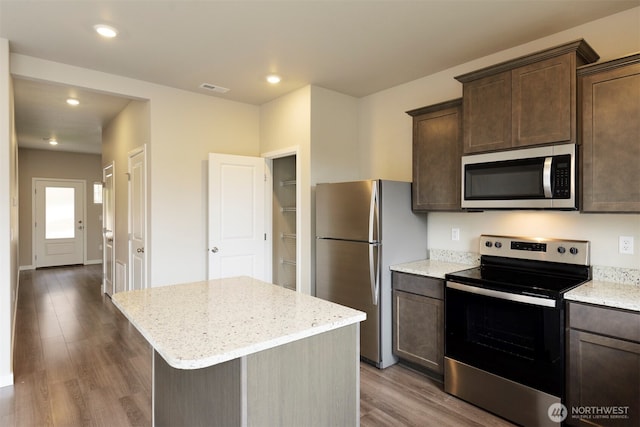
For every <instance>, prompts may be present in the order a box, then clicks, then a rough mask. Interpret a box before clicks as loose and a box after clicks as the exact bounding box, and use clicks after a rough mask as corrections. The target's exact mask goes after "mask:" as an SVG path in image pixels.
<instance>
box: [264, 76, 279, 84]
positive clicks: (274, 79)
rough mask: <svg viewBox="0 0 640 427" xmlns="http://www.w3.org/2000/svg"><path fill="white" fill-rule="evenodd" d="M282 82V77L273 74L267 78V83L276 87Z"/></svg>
mask: <svg viewBox="0 0 640 427" xmlns="http://www.w3.org/2000/svg"><path fill="white" fill-rule="evenodd" d="M280 80H281V79H280V76H277V75H275V74H271V75H268V76H267V81H268V82H269V83H271V84H272V85H275V84H278V83H280Z"/></svg>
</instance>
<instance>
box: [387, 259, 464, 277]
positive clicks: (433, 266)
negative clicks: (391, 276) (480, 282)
mask: <svg viewBox="0 0 640 427" xmlns="http://www.w3.org/2000/svg"><path fill="white" fill-rule="evenodd" d="M473 267H475V265H470V264H459V263H454V262H446V261H436V260H431V259H425V260H422V261H414V262H407V263H404V264H397V265H392V266H391V270H392V271H399V272H401V273H409V274H417V275H419V276H429V277H435V278H436V279H444V275H445V274H448V273H453V272H454V271H460V270H466V269H468V268H473Z"/></svg>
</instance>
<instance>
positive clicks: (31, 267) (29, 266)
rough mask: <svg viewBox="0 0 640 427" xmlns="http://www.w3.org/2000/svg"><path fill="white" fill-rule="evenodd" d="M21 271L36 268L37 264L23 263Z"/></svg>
mask: <svg viewBox="0 0 640 427" xmlns="http://www.w3.org/2000/svg"><path fill="white" fill-rule="evenodd" d="M18 269H19V270H20V271H25V270H35V269H36V266H35V265H21V266H20V267H19V268H18Z"/></svg>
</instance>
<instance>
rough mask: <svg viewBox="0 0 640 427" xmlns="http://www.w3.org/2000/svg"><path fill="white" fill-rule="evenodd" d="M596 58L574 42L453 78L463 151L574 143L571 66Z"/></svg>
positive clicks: (582, 43) (573, 75) (584, 45)
mask: <svg viewBox="0 0 640 427" xmlns="http://www.w3.org/2000/svg"><path fill="white" fill-rule="evenodd" d="M597 59H598V55H597V54H596V53H595V52H594V51H593V50H592V49H591V47H590V46H589V45H588V44H587V43H586V42H585V41H584V40H577V41H575V42H571V43H566V44H564V45H560V46H556V47H553V48H550V49H547V50H543V51H540V52H536V53H533V54H531V55H527V56H523V57H520V58H516V59H514V60H511V61H507V62H503V63H500V64H496V65H493V66H490V67H486V68H483V69H481V70H477V71H474V72H471V73H467V74H464V75H461V76H457V77H456V79H457V80H458V81H460V82H462V84H463V99H464V110H463V111H464V113H463V114H464V120H463V121H464V136H463V140H464V145H463V148H464V153H465V154H469V153H478V152H484V151H493V150H503V149H511V148H518V147H526V146H533V145H542V144H554V143H561V142H562V143H575V142H576V141H577V136H576V135H577V131H576V116H577V113H576V110H577V109H576V99H577V94H576V92H577V91H576V68H577V67H578V66H580V65H583V64H587V63H591V62H594V61H596V60H597Z"/></svg>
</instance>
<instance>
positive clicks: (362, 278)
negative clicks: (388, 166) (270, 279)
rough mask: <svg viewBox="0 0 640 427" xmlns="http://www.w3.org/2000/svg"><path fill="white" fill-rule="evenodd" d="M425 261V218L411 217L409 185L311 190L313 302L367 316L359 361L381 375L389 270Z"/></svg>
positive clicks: (387, 337) (387, 351)
mask: <svg viewBox="0 0 640 427" xmlns="http://www.w3.org/2000/svg"><path fill="white" fill-rule="evenodd" d="M425 258H427V217H426V215H424V214H414V213H413V212H412V211H411V183H409V182H397V181H385V180H368V181H355V182H343V183H332V184H318V185H317V186H316V296H317V297H319V298H322V299H326V300H329V301H333V302H335V303H338V304H342V305H345V306H348V307H352V308H355V309H358V310H361V311H364V312H366V313H367V319H366V320H365V321H364V322H362V323H361V324H360V355H361V357H362V358H363V359H365V360H366V361H368V362H370V363H373V364H374V365H376V366H377V367H379V368H381V369H383V368H386V367H387V366H390V365H392V364H394V363H396V362H397V358H396V357H395V356H394V355H393V352H392V323H393V322H392V317H391V316H392V295H391V270H390V269H389V267H390V266H391V265H393V264H399V263H403V262H409V261H415V260H419V259H425Z"/></svg>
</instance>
